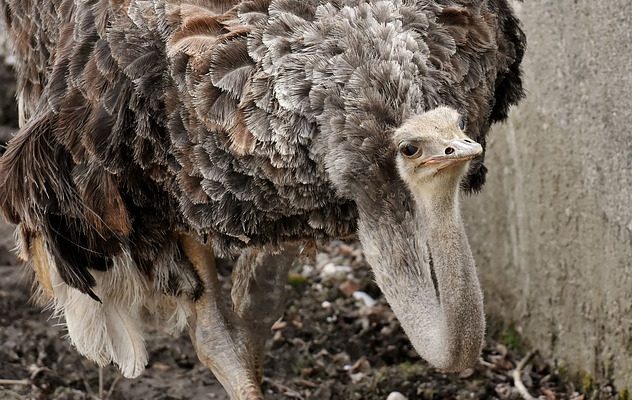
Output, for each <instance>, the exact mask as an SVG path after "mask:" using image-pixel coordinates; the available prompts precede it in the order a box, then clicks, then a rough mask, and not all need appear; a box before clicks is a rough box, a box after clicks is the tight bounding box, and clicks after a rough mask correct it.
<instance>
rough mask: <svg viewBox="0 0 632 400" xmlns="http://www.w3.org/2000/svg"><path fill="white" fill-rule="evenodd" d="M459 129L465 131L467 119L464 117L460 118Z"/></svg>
mask: <svg viewBox="0 0 632 400" xmlns="http://www.w3.org/2000/svg"><path fill="white" fill-rule="evenodd" d="M459 129H461V130H462V131H463V130H465V118H463V117H461V118H459Z"/></svg>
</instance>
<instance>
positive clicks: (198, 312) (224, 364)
mask: <svg viewBox="0 0 632 400" xmlns="http://www.w3.org/2000/svg"><path fill="white" fill-rule="evenodd" d="M180 243H181V245H182V248H183V250H184V253H185V255H186V256H187V258H188V259H189V260H190V261H191V263H192V264H193V266H194V268H195V269H196V271H197V272H198V274H199V275H200V278H201V279H202V281H203V283H204V294H203V295H202V296H201V297H200V298H199V299H198V300H197V301H196V302H195V305H194V316H193V317H192V318H191V321H190V335H191V340H192V342H193V345H194V346H195V351H196V353H197V355H198V358H199V359H200V361H201V362H202V363H204V365H206V366H207V367H208V368H209V369H210V370H211V371H212V372H213V374H214V375H215V377H216V378H217V379H218V380H219V381H220V383H221V384H222V386H223V387H224V389H226V391H227V392H228V394H229V396H230V398H231V400H262V399H263V395H262V393H261V388H260V383H259V379H258V373H257V368H256V364H255V357H254V354H255V352H254V349H255V346H253V343H252V342H251V339H250V334H249V329H248V327H247V326H246V324H245V323H244V321H243V320H242V319H241V318H240V317H239V316H238V315H237V314H236V313H235V312H234V311H232V310H231V309H230V308H229V307H228V306H227V304H226V303H227V302H226V301H224V300H223V299H222V292H221V287H220V283H219V281H218V279H217V271H216V269H215V258H214V255H213V251H212V250H211V249H210V247H209V246H207V245H203V244H201V243H200V242H198V241H197V240H196V239H194V238H193V237H190V236H182V237H181V240H180Z"/></svg>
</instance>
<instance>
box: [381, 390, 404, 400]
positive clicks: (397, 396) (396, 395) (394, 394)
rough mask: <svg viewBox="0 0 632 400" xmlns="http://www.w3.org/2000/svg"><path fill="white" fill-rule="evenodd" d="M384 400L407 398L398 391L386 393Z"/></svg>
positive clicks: (402, 399)
mask: <svg viewBox="0 0 632 400" xmlns="http://www.w3.org/2000/svg"><path fill="white" fill-rule="evenodd" d="M386 400H408V399H407V398H406V396H404V395H403V394H401V393H400V392H391V394H389V395H388V397H387V398H386Z"/></svg>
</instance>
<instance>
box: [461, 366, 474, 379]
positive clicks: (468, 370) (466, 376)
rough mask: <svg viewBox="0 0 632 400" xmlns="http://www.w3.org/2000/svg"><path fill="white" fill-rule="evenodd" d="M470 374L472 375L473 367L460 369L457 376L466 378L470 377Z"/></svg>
mask: <svg viewBox="0 0 632 400" xmlns="http://www.w3.org/2000/svg"><path fill="white" fill-rule="evenodd" d="M472 375H474V369H472V368H468V369H466V370H463V371H461V373H460V374H459V378H461V379H467V378H470V377H471V376H472Z"/></svg>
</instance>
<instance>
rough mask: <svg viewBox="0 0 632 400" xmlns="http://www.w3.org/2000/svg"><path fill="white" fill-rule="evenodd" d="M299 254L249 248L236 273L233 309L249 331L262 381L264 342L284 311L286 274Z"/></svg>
mask: <svg viewBox="0 0 632 400" xmlns="http://www.w3.org/2000/svg"><path fill="white" fill-rule="evenodd" d="M297 255H298V247H297V246H294V245H291V246H288V247H287V248H286V249H285V250H284V251H282V252H280V253H277V254H273V253H270V252H266V251H265V250H255V249H250V250H247V251H245V252H244V253H243V254H242V255H241V256H240V257H239V259H238V261H237V265H236V266H235V269H234V270H233V289H232V293H231V297H232V300H233V309H234V310H235V312H236V313H237V315H238V316H239V317H240V319H241V320H242V321H244V323H245V324H246V326H247V328H248V333H249V338H250V341H249V343H251V345H252V348H253V353H254V361H255V366H256V370H257V378H258V380H259V381H261V378H262V372H263V357H264V347H265V341H266V339H267V338H268V335H269V332H270V328H271V327H272V324H273V323H274V321H276V320H277V319H278V318H279V317H280V316H281V314H282V312H283V307H284V305H285V294H284V289H285V283H286V282H287V273H288V270H289V268H290V266H291V265H292V261H293V260H294V259H295V258H296V256H297Z"/></svg>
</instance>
